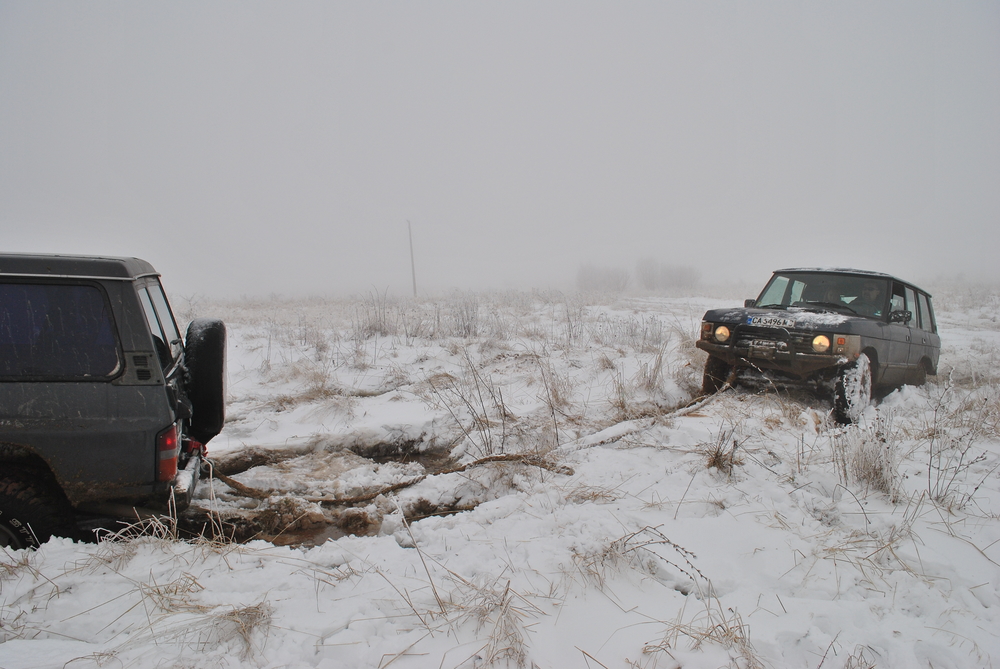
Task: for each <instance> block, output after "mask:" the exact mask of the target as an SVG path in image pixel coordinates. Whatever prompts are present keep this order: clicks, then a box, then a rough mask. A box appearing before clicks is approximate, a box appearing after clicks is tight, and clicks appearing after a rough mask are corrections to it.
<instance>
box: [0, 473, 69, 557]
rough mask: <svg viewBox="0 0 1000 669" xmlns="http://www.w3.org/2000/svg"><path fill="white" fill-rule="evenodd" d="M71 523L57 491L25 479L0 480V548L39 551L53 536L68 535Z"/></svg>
mask: <svg viewBox="0 0 1000 669" xmlns="http://www.w3.org/2000/svg"><path fill="white" fill-rule="evenodd" d="M71 520H72V507H70V505H69V502H68V501H66V499H65V498H64V497H63V496H62V494H61V493H60V492H59V491H57V490H53V489H52V488H50V487H49V486H47V485H44V484H41V483H35V482H31V480H30V479H29V478H25V477H24V476H18V475H9V474H6V475H4V476H2V477H0V546H3V547H5V548H10V549H15V550H17V549H21V548H38V547H39V546H40V545H41V544H43V543H45V542H46V541H48V539H49V537H51V536H52V535H53V534H55V535H63V536H68V535H69V530H70V527H71Z"/></svg>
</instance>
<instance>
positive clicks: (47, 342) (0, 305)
mask: <svg viewBox="0 0 1000 669" xmlns="http://www.w3.org/2000/svg"><path fill="white" fill-rule="evenodd" d="M120 368H121V365H120V364H119V356H118V341H117V338H116V334H115V325H114V320H113V319H112V316H111V309H110V308H109V307H108V301H107V297H106V296H105V294H104V291H103V290H101V289H100V288H98V287H97V286H96V285H92V284H82V283H81V284H55V283H47V282H46V283H35V284H32V283H0V376H2V377H6V378H67V379H70V378H71V379H79V380H84V379H90V380H93V379H95V378H110V377H111V376H113V375H114V374H116V373H117V372H118V371H119V369H120Z"/></svg>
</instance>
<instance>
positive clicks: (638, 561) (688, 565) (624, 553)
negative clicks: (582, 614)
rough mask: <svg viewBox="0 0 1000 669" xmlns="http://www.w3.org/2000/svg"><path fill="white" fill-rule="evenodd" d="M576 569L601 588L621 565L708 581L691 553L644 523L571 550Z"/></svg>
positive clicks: (695, 581)
mask: <svg viewBox="0 0 1000 669" xmlns="http://www.w3.org/2000/svg"><path fill="white" fill-rule="evenodd" d="M573 557H574V560H575V562H576V565H577V569H578V570H579V571H580V573H581V574H583V576H584V578H586V579H587V580H588V581H590V582H592V583H594V584H596V585H597V587H598V588H602V589H603V588H604V586H605V583H606V581H607V579H608V577H609V576H611V575H614V574H615V573H617V572H620V571H621V570H622V569H623V568H628V569H635V570H636V571H639V572H640V573H643V574H647V575H650V576H654V577H658V576H660V575H661V573H662V571H663V570H665V569H666V568H670V569H672V570H673V571H675V572H678V573H680V574H681V575H682V576H683V577H684V578H685V579H687V580H689V581H691V582H692V583H695V584H697V583H698V582H699V580H698V579H701V582H707V580H708V579H706V578H705V575H704V574H702V573H701V571H700V570H699V569H698V567H696V566H695V565H694V562H692V560H693V559H694V558H695V557H696V556H695V554H694V553H692V552H691V551H689V550H687V549H686V548H684V547H683V546H680V545H679V544H676V543H674V542H673V541H671V540H670V539H669V538H668V537H667V536H666V535H664V534H663V533H662V532H661V531H660V530H659V529H658V528H656V527H643V528H642V529H639V530H636V531H635V532H630V533H628V534H625V535H623V536H621V537H619V538H618V539H615V540H613V541H611V542H609V543H608V544H607V545H605V546H604V547H603V548H601V549H600V550H597V551H590V552H586V553H574V556H573Z"/></svg>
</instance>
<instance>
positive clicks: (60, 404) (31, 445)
mask: <svg viewBox="0 0 1000 669" xmlns="http://www.w3.org/2000/svg"><path fill="white" fill-rule="evenodd" d="M225 339H226V331H225V326H224V325H223V323H222V322H221V321H218V320H212V319H198V320H195V321H192V322H191V324H190V325H189V327H188V329H187V336H186V341H185V340H184V339H182V338H181V335H180V331H179V330H178V328H177V324H176V321H175V320H174V315H173V312H172V311H171V309H170V305H169V303H168V301H167V298H166V295H165V294H164V292H163V288H162V286H161V285H160V280H159V275H158V274H157V272H156V270H154V269H153V267H152V266H151V265H150V264H149V263H148V262H146V261H144V260H139V259H138V258H103V257H89V256H56V255H25V254H0V546H6V547H11V548H25V547H33V546H37V545H39V543H40V542H44V541H45V540H46V539H47V538H48V537H49V536H51V535H53V534H57V535H62V536H71V537H79V538H85V535H86V530H87V529H88V527H92V526H95V525H99V524H100V523H101V522H103V521H106V519H108V518H115V517H123V516H125V517H128V516H131V518H132V519H133V520H134V519H135V517H136V516H135V514H136V511H135V510H134V509H136V508H137V507H139V508H140V509H141V513H151V512H152V513H155V512H158V511H160V512H162V511H166V510H167V509H168V507H170V506H173V507H174V508H175V509H177V510H180V509H183V508H184V507H185V506H186V505H187V504H188V502H189V501H190V499H191V496H192V494H193V492H194V488H195V485H196V484H197V481H198V477H199V470H200V467H201V461H202V456H203V454H204V452H205V444H207V443H208V442H209V440H211V439H212V438H213V437H214V436H216V435H217V434H218V433H219V432H220V431H221V429H222V425H223V422H224V420H225V407H224V399H223V394H224V374H225Z"/></svg>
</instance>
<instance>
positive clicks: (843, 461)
mask: <svg viewBox="0 0 1000 669" xmlns="http://www.w3.org/2000/svg"><path fill="white" fill-rule="evenodd" d="M899 437H900V435H899V432H898V431H897V430H896V429H895V426H894V418H893V414H892V412H889V411H880V412H879V413H878V417H877V418H876V419H875V422H874V423H872V424H871V425H868V426H858V425H850V426H847V427H846V428H845V429H844V430H843V431H842V432H840V433H839V434H837V435H836V436H835V437H834V440H833V459H834V463H835V465H836V468H837V472H838V474H839V476H840V479H841V483H843V484H845V485H846V484H848V483H858V484H861V485H863V486H865V488H866V489H867V490H874V491H877V492H881V493H884V494H885V495H887V496H888V497H889V499H890V500H891V501H892V502H893V503H896V502H898V501H899V497H900V485H901V482H902V477H901V476H900V473H899V464H900V461H901V459H902V455H901V453H900V449H899Z"/></svg>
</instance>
